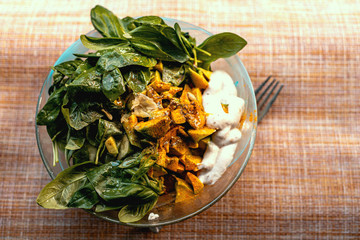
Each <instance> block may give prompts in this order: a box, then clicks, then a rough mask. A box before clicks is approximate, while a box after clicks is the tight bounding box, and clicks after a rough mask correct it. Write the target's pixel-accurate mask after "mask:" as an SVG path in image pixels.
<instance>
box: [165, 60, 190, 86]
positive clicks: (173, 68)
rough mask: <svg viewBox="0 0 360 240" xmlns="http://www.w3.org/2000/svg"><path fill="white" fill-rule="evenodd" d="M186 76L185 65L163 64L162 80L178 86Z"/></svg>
mask: <svg viewBox="0 0 360 240" xmlns="http://www.w3.org/2000/svg"><path fill="white" fill-rule="evenodd" d="M185 77H186V66H185V65H179V64H174V63H168V64H164V69H163V81H164V82H166V83H171V84H173V85H174V86H179V85H180V84H181V83H182V82H183V81H184V80H185Z"/></svg>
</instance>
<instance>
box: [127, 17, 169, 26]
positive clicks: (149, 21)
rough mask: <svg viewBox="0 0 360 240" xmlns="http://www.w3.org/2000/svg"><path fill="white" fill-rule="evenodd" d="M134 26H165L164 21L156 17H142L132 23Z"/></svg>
mask: <svg viewBox="0 0 360 240" xmlns="http://www.w3.org/2000/svg"><path fill="white" fill-rule="evenodd" d="M134 23H135V25H137V26H140V25H143V24H146V25H166V24H165V22H164V20H162V18H161V17H158V16H144V17H139V18H137V19H136V20H135V21H134Z"/></svg>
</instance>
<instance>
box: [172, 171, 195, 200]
mask: <svg viewBox="0 0 360 240" xmlns="http://www.w3.org/2000/svg"><path fill="white" fill-rule="evenodd" d="M175 178H176V183H175V190H176V199H175V203H178V202H182V201H185V200H189V199H191V198H194V197H195V194H194V192H193V190H192V189H191V187H190V186H189V184H188V183H187V182H185V181H184V180H182V179H181V178H177V177H175Z"/></svg>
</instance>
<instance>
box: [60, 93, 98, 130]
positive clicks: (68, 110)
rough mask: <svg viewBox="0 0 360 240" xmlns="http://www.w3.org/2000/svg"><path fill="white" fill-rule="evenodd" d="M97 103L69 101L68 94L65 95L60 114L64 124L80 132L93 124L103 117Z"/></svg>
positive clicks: (84, 100)
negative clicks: (64, 121)
mask: <svg viewBox="0 0 360 240" xmlns="http://www.w3.org/2000/svg"><path fill="white" fill-rule="evenodd" d="M99 111H100V106H99V104H98V103H97V102H90V101H87V100H86V99H82V100H81V101H75V100H72V101H71V102H70V101H69V97H68V94H66V95H65V97H64V101H63V105H62V107H61V112H62V114H63V116H64V118H65V120H66V122H67V123H68V124H69V125H70V126H71V127H72V128H74V129H75V130H80V129H82V128H84V127H86V126H88V125H89V124H91V123H93V122H95V121H96V120H98V119H99V118H101V117H102V116H103V114H101V113H100V112H99Z"/></svg>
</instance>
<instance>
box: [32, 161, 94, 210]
mask: <svg viewBox="0 0 360 240" xmlns="http://www.w3.org/2000/svg"><path fill="white" fill-rule="evenodd" d="M95 166H96V165H94V163H92V162H85V163H82V164H78V165H74V166H71V167H69V168H67V169H65V170H64V171H62V172H60V173H59V174H58V175H57V176H56V178H55V179H54V180H52V181H51V182H50V183H48V184H47V185H46V186H45V187H44V188H43V189H42V190H41V192H40V194H39V196H38V197H37V199H36V202H37V204H39V205H40V206H42V207H44V208H51V209H66V208H68V203H69V202H70V200H71V199H72V197H73V196H74V194H75V193H76V192H77V191H79V190H80V189H82V188H83V187H84V186H85V185H86V183H87V178H86V175H85V174H86V172H87V171H90V170H92V169H93V168H95ZM93 203H94V204H96V203H97V202H95V201H94V202H93Z"/></svg>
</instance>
